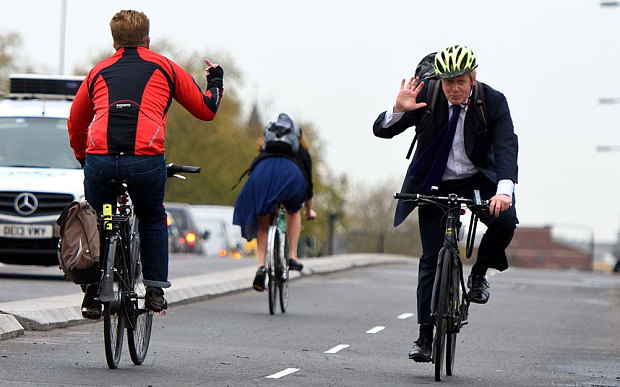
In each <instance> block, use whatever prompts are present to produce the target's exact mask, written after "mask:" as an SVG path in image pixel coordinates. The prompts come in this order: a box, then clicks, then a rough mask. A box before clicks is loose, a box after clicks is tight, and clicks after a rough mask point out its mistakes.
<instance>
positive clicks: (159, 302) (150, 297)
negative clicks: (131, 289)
mask: <svg viewBox="0 0 620 387" xmlns="http://www.w3.org/2000/svg"><path fill="white" fill-rule="evenodd" d="M144 307H145V308H146V309H148V310H152V311H153V312H155V313H158V312H161V311H162V310H164V309H168V301H166V299H165V298H164V290H163V289H162V288H158V287H156V286H147V287H146V296H145V297H144Z"/></svg>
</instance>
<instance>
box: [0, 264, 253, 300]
mask: <svg viewBox="0 0 620 387" xmlns="http://www.w3.org/2000/svg"><path fill="white" fill-rule="evenodd" d="M169 262H170V264H169V271H170V280H171V281H172V282H174V279H175V278H181V277H187V276H191V275H197V274H205V273H209V272H217V271H225V270H233V269H236V268H241V267H248V266H255V265H256V259H252V258H243V259H241V260H234V259H231V258H220V257H213V256H209V257H205V256H202V255H196V254H171V256H170V261H169ZM76 292H77V293H79V292H80V288H79V286H77V285H75V284H74V283H73V282H71V281H67V280H64V279H63V275H62V271H61V270H60V269H59V268H58V266H47V267H44V266H26V265H5V264H0V302H6V301H17V300H27V299H31V298H37V297H42V296H49V295H66V294H72V293H76Z"/></svg>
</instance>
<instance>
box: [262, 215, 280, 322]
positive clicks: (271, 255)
mask: <svg viewBox="0 0 620 387" xmlns="http://www.w3.org/2000/svg"><path fill="white" fill-rule="evenodd" d="M279 239H280V238H279V230H278V228H277V227H275V226H271V227H269V231H268V232H267V254H266V257H265V266H266V269H267V288H268V293H269V314H275V313H276V309H277V307H278V304H277V299H278V287H279V285H278V282H279V281H278V278H277V277H278V276H277V273H276V258H277V254H278V251H279V250H280V240H279Z"/></svg>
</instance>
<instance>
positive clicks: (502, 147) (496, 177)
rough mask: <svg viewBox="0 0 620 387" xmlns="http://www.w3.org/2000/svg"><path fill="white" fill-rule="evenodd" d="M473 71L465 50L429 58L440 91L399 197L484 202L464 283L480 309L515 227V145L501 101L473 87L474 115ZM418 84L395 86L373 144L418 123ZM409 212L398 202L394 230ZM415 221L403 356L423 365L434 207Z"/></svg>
mask: <svg viewBox="0 0 620 387" xmlns="http://www.w3.org/2000/svg"><path fill="white" fill-rule="evenodd" d="M477 67H478V64H477V63H476V58H475V56H474V53H473V51H472V50H471V49H470V48H469V47H467V46H465V45H461V44H454V45H451V46H448V47H446V48H445V49H444V50H442V51H440V52H439V53H437V54H436V55H435V59H434V70H435V71H434V72H435V75H436V77H437V78H439V79H440V82H441V87H439V90H438V95H437V99H436V103H435V106H434V108H433V109H432V114H431V115H430V116H429V117H428V118H426V123H425V125H424V129H423V130H421V131H419V133H418V135H419V136H418V139H419V142H418V147H417V149H416V152H415V154H414V157H413V159H412V161H411V165H410V167H409V169H408V171H407V174H406V176H405V180H404V182H403V186H402V189H401V192H407V193H429V192H430V189H431V187H432V186H437V187H438V189H439V192H438V193H439V194H440V195H447V194H450V193H455V194H458V195H461V196H466V197H471V196H472V194H473V191H474V190H475V189H477V190H480V193H481V195H482V198H483V199H490V202H491V204H490V208H489V213H484V214H482V215H481V217H480V220H481V221H482V222H483V223H484V224H485V225H486V226H487V232H486V233H485V234H484V236H483V238H482V240H481V242H480V247H479V249H478V257H477V259H476V263H475V264H474V265H473V267H472V269H471V274H470V275H469V278H468V281H467V282H468V287H469V288H470V291H469V293H468V295H469V297H470V300H471V301H472V302H476V303H479V304H484V303H486V302H487V301H488V299H489V294H490V293H489V283H488V282H487V280H486V272H487V269H489V268H493V269H497V270H499V271H503V270H505V269H507V268H508V261H507V259H506V253H505V249H506V247H507V246H508V245H509V244H510V241H511V240H512V237H513V235H514V230H515V228H516V224H517V223H518V220H517V214H516V210H515V206H514V200H515V197H514V186H515V184H516V183H517V151H518V142H517V136H516V135H515V133H514V129H513V124H512V119H511V118H510V110H509V109H508V103H507V102H506V98H505V97H504V95H503V94H502V93H500V92H498V91H496V90H494V89H492V88H491V87H490V86H488V85H486V84H480V85H479V87H480V86H482V89H483V96H484V104H485V105H486V114H487V117H486V121H487V125H486V126H485V125H484V124H483V122H481V119H480V118H479V117H478V115H477V114H476V111H475V109H476V108H475V106H474V104H475V102H474V101H472V93H473V91H474V85H475V84H476V68H477ZM425 83H428V82H423V81H421V80H420V78H418V77H415V78H414V77H412V78H410V79H409V81H408V82H406V80H405V79H403V80H402V82H401V87H400V90H399V92H398V95H397V97H396V102H395V104H394V107H393V108H392V109H391V110H388V111H386V112H383V113H381V114H380V115H379V117H378V118H377V120H376V121H375V123H374V125H373V132H374V134H375V136H377V137H381V138H392V137H394V136H396V135H398V134H400V133H402V132H403V131H405V130H406V129H407V128H410V127H412V126H415V125H417V124H418V123H420V121H421V119H422V117H423V116H424V115H425V111H426V110H427V109H428V106H427V103H426V101H427V99H426V98H427V94H428V92H429V87H428V85H427V84H425ZM470 102H474V103H471V104H470ZM416 130H419V128H418V129H416ZM414 207H415V205H414V204H412V203H410V202H403V201H402V200H401V201H399V202H398V204H397V207H396V214H395V217H394V226H398V225H399V224H400V223H402V222H403V221H404V220H405V218H406V217H407V216H408V215H409V214H410V213H411V212H412V211H413V209H414ZM418 216H419V224H420V236H421V239H422V250H423V253H422V256H421V257H420V265H419V272H418V288H417V309H418V324H420V336H419V338H418V340H416V342H415V344H414V346H413V348H412V349H411V351H409V358H410V359H413V360H415V361H416V362H429V361H431V348H432V341H433V326H434V320H433V318H432V317H431V314H430V308H431V306H430V304H431V295H432V290H433V281H434V278H435V271H436V268H437V255H438V253H439V250H440V249H441V247H442V245H443V231H444V227H445V219H442V216H443V212H442V211H441V210H440V209H438V208H436V207H435V206H423V207H420V208H419V211H418Z"/></svg>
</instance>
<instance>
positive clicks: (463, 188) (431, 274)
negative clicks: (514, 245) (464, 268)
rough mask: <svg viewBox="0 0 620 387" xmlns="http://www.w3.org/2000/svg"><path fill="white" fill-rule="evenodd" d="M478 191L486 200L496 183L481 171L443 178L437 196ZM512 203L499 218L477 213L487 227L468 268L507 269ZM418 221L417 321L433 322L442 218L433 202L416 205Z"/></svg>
mask: <svg viewBox="0 0 620 387" xmlns="http://www.w3.org/2000/svg"><path fill="white" fill-rule="evenodd" d="M475 189H477V190H479V191H480V195H481V196H482V199H483V200H484V199H490V198H491V197H493V196H494V195H495V193H496V190H497V186H496V185H495V183H493V182H492V181H491V180H489V179H488V178H487V177H485V176H484V175H483V174H481V173H479V174H477V175H475V176H472V177H469V178H466V179H460V180H447V181H443V182H442V183H441V184H440V185H439V195H442V196H447V195H448V194H451V193H452V194H457V195H459V196H463V197H472V198H473V191H474V190H475ZM512 200H513V201H512V206H511V207H510V208H509V209H507V210H505V211H502V212H500V215H499V217H497V218H496V217H495V216H494V215H491V214H489V212H488V211H485V212H484V213H481V214H480V221H481V222H482V223H484V224H485V225H486V226H487V231H486V232H485V234H484V236H483V237H482V240H481V241H480V246H479V248H478V257H477V259H476V263H475V264H474V265H473V267H472V270H471V271H472V273H477V274H484V273H486V270H487V269H489V268H493V269H497V270H499V271H503V270H506V269H507V268H508V260H507V258H506V251H505V250H506V247H508V245H509V244H510V241H511V240H512V237H513V235H514V230H515V228H516V225H517V223H519V221H518V219H517V212H516V209H515V197H514V195H513V197H512ZM418 217H419V224H420V238H421V240H422V256H421V257H420V265H419V268H418V288H417V299H418V304H417V306H418V323H419V324H433V323H434V319H433V318H432V317H431V297H432V293H433V283H434V281H435V272H436V271H437V257H438V254H439V250H441V248H442V247H443V242H444V231H445V227H446V219H445V217H444V213H443V211H442V210H441V209H440V208H438V207H437V206H434V205H424V206H421V207H418Z"/></svg>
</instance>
